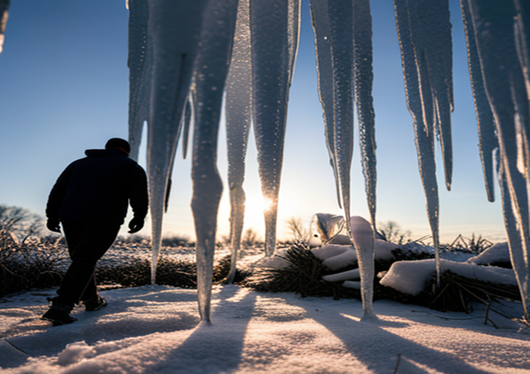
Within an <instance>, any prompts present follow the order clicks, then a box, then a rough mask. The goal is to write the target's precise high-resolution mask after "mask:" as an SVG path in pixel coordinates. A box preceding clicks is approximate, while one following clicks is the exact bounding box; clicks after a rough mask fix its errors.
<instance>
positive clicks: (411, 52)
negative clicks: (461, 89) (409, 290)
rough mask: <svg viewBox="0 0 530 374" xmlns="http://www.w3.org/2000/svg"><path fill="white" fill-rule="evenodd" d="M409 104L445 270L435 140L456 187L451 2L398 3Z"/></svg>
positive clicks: (435, 238) (448, 177)
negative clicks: (440, 240)
mask: <svg viewBox="0 0 530 374" xmlns="http://www.w3.org/2000/svg"><path fill="white" fill-rule="evenodd" d="M394 8H395V15H396V27H397V30H398V37H399V45H400V47H401V58H402V65H403V77H404V79H405V91H406V95H407V105H408V108H409V111H410V113H411V115H412V118H413V122H414V134H415V141H416V149H417V152H418V165H419V170H420V175H421V180H422V183H423V189H424V191H425V196H426V199H427V213H428V216H429V224H430V226H431V232H432V237H433V242H434V247H435V250H436V259H437V264H438V266H437V272H436V273H437V277H438V279H439V277H440V267H439V263H440V262H439V259H440V254H439V252H440V251H439V234H438V232H439V217H438V209H439V201H438V183H437V181H436V164H435V151H434V139H435V137H436V136H438V137H439V139H440V143H441V149H442V155H443V160H444V169H445V183H446V186H447V189H448V190H450V188H451V180H452V162H453V161H452V158H453V156H452V146H451V117H450V112H451V111H452V109H453V86H452V44H451V23H450V22H449V3H448V1H447V0H440V1H439V0H427V1H410V0H395V1H394Z"/></svg>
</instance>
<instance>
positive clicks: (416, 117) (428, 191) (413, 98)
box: [394, 0, 440, 280]
mask: <svg viewBox="0 0 530 374" xmlns="http://www.w3.org/2000/svg"><path fill="white" fill-rule="evenodd" d="M394 7H395V14H396V26H397V31H398V37H399V45H400V48H401V61H402V65H403V77H404V80H405V93H406V96H407V106H408V109H409V112H410V114H411V115H412V120H413V125H414V137H415V142H416V150H417V153H418V167H419V171H420V176H421V181H422V184H423V190H424V191H425V197H426V200H427V214H428V216H429V224H430V226H431V232H432V237H433V244H434V248H435V253H436V274H437V279H438V280H439V279H440V242H439V219H438V208H439V201H438V183H437V181H436V163H435V157H434V140H433V138H434V134H433V131H430V132H427V129H428V127H427V126H426V124H425V123H424V119H425V118H426V117H425V115H424V113H425V110H427V109H429V108H427V107H424V106H423V105H422V104H424V102H425V100H426V99H424V100H422V95H421V90H422V88H421V87H420V86H421V85H422V84H424V83H425V82H423V81H421V83H420V77H419V76H418V69H417V68H416V56H415V51H414V46H413V45H412V39H411V29H410V18H409V12H408V9H407V0H395V1H394ZM427 98H428V97H427ZM431 110H432V108H431ZM427 118H428V116H427Z"/></svg>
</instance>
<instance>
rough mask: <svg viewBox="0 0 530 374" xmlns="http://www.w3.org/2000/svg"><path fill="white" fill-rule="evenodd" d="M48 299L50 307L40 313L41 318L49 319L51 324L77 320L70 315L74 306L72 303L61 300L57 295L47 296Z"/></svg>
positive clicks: (56, 324) (55, 324) (62, 323)
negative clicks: (51, 297)
mask: <svg viewBox="0 0 530 374" xmlns="http://www.w3.org/2000/svg"><path fill="white" fill-rule="evenodd" d="M48 301H50V302H51V306H50V309H48V311H47V312H46V313H44V314H43V315H42V317H41V319H43V320H46V321H50V322H51V323H52V324H53V326H60V325H66V324H69V323H72V322H75V321H77V318H74V317H72V316H70V312H71V311H72V309H73V308H74V305H73V303H70V302H68V301H64V300H61V299H60V298H59V297H54V298H53V299H50V298H48Z"/></svg>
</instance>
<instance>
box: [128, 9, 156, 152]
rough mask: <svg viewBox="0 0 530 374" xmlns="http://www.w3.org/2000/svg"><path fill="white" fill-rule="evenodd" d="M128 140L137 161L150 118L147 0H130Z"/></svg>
mask: <svg viewBox="0 0 530 374" xmlns="http://www.w3.org/2000/svg"><path fill="white" fill-rule="evenodd" d="M128 5H129V56H128V59H127V66H128V67H129V143H130V145H131V153H130V157H131V158H132V159H133V160H138V150H139V149H140V142H141V140H142V130H143V126H144V122H145V121H147V120H148V118H149V83H150V72H151V69H150V66H149V64H150V62H149V54H148V52H147V50H148V42H147V38H148V33H147V27H148V19H149V2H148V0H129V2H128Z"/></svg>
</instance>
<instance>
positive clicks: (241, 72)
mask: <svg viewBox="0 0 530 374" xmlns="http://www.w3.org/2000/svg"><path fill="white" fill-rule="evenodd" d="M128 3H129V10H130V22H129V62H128V64H129V68H130V83H131V87H130V113H129V115H130V116H129V123H130V141H131V146H132V149H133V151H132V152H131V154H132V156H133V157H137V154H138V148H139V142H140V138H141V134H142V127H143V124H144V122H147V126H148V145H147V158H148V160H147V169H148V175H149V188H150V196H151V203H150V207H151V216H152V233H153V261H152V279H153V283H154V282H155V277H154V275H155V271H156V265H157V259H158V254H159V249H160V241H161V230H162V217H163V213H164V208H165V206H166V204H167V196H168V193H167V191H168V187H169V184H170V180H171V175H170V174H171V170H172V166H173V162H174V158H175V153H176V150H177V145H178V141H179V138H180V139H181V142H182V147H183V149H184V154H185V153H186V148H187V137H188V133H189V128H190V126H192V125H193V126H194V128H193V129H194V131H193V134H194V135H193V145H192V150H193V156H192V180H193V198H192V210H193V214H194V220H195V228H196V236H197V269H198V294H199V310H200V313H201V317H202V319H203V320H204V321H209V320H210V295H211V276H212V266H213V255H214V248H215V233H216V225H217V222H216V217H217V210H218V206H219V201H220V197H221V193H222V184H221V178H220V176H219V173H218V171H217V166H216V153H217V135H218V128H219V122H220V114H221V105H222V102H223V95H224V94H225V93H226V98H225V106H226V116H227V118H226V119H227V121H226V122H227V144H228V163H229V171H228V187H229V192H230V204H231V219H230V222H231V242H232V249H233V255H232V260H233V261H232V269H231V272H230V275H229V280H232V279H233V276H234V275H235V259H236V257H237V250H238V248H239V243H240V240H241V232H242V228H243V219H244V210H245V193H244V191H243V188H242V185H243V181H244V176H245V155H246V149H247V140H248V135H249V126H250V124H251V123H252V126H253V128H254V133H255V141H256V147H257V149H258V161H259V174H260V178H261V181H262V192H263V195H264V199H265V200H267V201H269V202H270V207H269V208H268V209H267V210H266V211H265V228H266V238H265V241H266V249H265V251H266V255H267V256H272V255H273V254H274V249H275V241H276V220H277V206H278V193H279V188H280V177H281V168H282V158H283V144H284V135H285V125H286V114H287V103H288V96H289V88H290V84H291V81H292V77H293V73H294V65H295V60H296V53H297V47H298V37H299V25H300V0H267V1H263V0H239V1H237V0H223V1H218V0H194V1H184V0H129V2H128ZM310 6H311V17H312V21H313V28H314V31H315V49H316V56H317V64H318V82H319V95H320V99H321V103H322V110H323V117H324V123H325V139H326V144H327V147H328V150H329V156H330V163H331V166H332V168H333V171H334V174H335V178H336V184H337V188H336V189H337V196H338V202H339V205H341V206H342V208H343V209H344V215H345V217H346V220H347V221H349V217H350V166H351V162H352V153H353V118H354V105H355V107H356V110H357V117H358V122H359V133H360V147H361V154H362V160H361V161H362V165H363V171H364V175H365V184H366V193H367V202H368V206H369V211H370V219H371V222H372V225H373V226H374V223H375V210H376V208H375V207H376V192H375V184H376V171H375V170H376V168H375V165H376V158H375V133H374V110H373V103H372V76H373V75H372V31H371V28H372V26H371V14H370V3H369V0H351V1H340V2H339V1H330V0H311V1H310ZM394 6H395V16H396V26H397V30H398V36H399V42H400V47H401V53H402V63H403V72H404V74H403V75H404V80H405V86H406V94H407V104H408V108H409V110H410V112H411V115H412V117H413V123H414V131H415V139H416V147H417V151H418V163H419V171H420V175H421V179H422V183H423V186H424V190H425V195H426V200H427V212H428V216H429V223H430V226H431V230H432V235H433V241H434V244H435V247H436V252H437V258H439V256H438V248H439V240H438V225H439V223H438V209H439V207H438V205H439V204H438V185H437V181H436V173H435V147H434V140H435V138H437V139H439V141H440V145H441V150H442V157H443V165H444V170H445V182H446V186H447V188H448V189H450V186H451V175H452V146H451V119H450V113H451V111H452V110H453V87H452V42H451V24H450V20H449V4H448V0H395V1H394ZM461 6H462V15H463V19H464V24H465V28H466V33H467V42H468V51H469V66H470V73H471V81H472V82H471V83H472V87H473V93H474V98H475V105H476V111H477V118H478V123H479V134H480V153H481V157H482V162H483V168H484V175H485V180H486V189H487V192H488V198H489V199H490V200H493V196H494V194H493V175H494V162H493V156H492V153H493V151H494V150H496V149H498V150H499V151H498V152H496V153H495V154H496V155H497V157H498V162H497V169H498V170H497V173H498V176H499V181H500V186H501V195H502V200H503V207H504V217H505V222H506V230H507V233H508V237H509V241H510V248H511V254H512V262H513V264H514V267H515V269H516V273H517V279H518V281H519V286H520V288H521V294H522V296H523V303H524V307H525V317H526V318H527V319H528V312H527V306H528V301H529V299H528V294H529V293H528V292H529V274H530V272H529V265H530V258H529V257H530V236H529V230H530V227H529V222H530V217H529V209H528V187H529V186H530V183H529V182H530V175H529V174H530V173H529V163H530V160H529V153H530V151H529V150H530V148H529V147H530V144H529V134H528V133H527V131H528V125H529V112H528V110H529V105H528V97H529V93H530V80H529V71H528V69H529V48H530V47H529V40H530V36H529V31H528V30H529V27H530V26H529V25H528V23H529V22H530V21H529V20H530V16H529V8H530V5H529V3H528V2H525V1H524V0H513V1H512V0H509V1H506V2H502V5H499V2H498V1H494V0H462V1H461ZM346 226H347V227H348V228H350V227H351V225H350V222H347V225H346ZM373 231H374V232H375V226H374V227H373ZM350 235H351V233H350ZM372 258H373V256H372ZM438 269H439V267H438ZM438 271H439V270H438ZM365 302H367V301H365ZM370 302H371V301H370Z"/></svg>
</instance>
